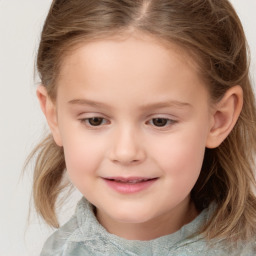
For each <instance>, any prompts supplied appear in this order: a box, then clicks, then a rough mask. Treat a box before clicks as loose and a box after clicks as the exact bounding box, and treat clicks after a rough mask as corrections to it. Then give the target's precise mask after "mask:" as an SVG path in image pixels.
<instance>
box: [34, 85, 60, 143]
mask: <svg viewBox="0 0 256 256" xmlns="http://www.w3.org/2000/svg"><path fill="white" fill-rule="evenodd" d="M36 94H37V98H38V100H39V103H40V107H41V109H42V111H43V113H44V115H45V117H46V120H47V122H48V125H49V127H50V129H51V132H52V135H53V138H54V141H55V142H56V144H57V145H58V146H60V147H61V146H62V141H61V136H60V132H59V127H58V119H57V109H56V104H55V103H54V102H53V101H52V100H51V98H50V97H49V95H48V93H47V90H46V88H45V86H43V85H39V86H38V87H37V91H36Z"/></svg>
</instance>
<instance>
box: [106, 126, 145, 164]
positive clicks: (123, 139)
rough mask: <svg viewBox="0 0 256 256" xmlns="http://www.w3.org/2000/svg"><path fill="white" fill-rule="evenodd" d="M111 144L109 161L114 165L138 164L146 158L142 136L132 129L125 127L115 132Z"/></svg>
mask: <svg viewBox="0 0 256 256" xmlns="http://www.w3.org/2000/svg"><path fill="white" fill-rule="evenodd" d="M111 143H112V145H111V151H110V160H111V161H113V162H115V163H118V164H122V165H130V164H138V163H141V162H143V161H144V160H145V158H146V152H145V150H144V145H143V143H142V136H140V134H139V133H138V132H136V131H135V130H134V129H130V128H127V127H126V128H124V129H120V130H119V131H116V133H115V135H114V139H113V140H112V142H111Z"/></svg>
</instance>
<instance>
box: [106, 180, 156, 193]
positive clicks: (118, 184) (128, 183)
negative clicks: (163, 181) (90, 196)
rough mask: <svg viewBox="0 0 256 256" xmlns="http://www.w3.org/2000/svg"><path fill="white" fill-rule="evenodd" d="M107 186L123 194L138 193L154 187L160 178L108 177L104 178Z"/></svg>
mask: <svg viewBox="0 0 256 256" xmlns="http://www.w3.org/2000/svg"><path fill="white" fill-rule="evenodd" d="M103 180H104V181H105V182H106V184H107V185H108V186H109V187H110V188H112V189H114V190H115V191H117V192H119V193H122V194H129V193H137V192H140V191H143V190H145V189H147V188H149V187H150V186H151V185H153V184H154V183H155V182H156V181H157V180H158V177H154V178H145V177H129V178H124V177H107V178H103Z"/></svg>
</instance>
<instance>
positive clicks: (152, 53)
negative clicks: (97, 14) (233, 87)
mask: <svg viewBox="0 0 256 256" xmlns="http://www.w3.org/2000/svg"><path fill="white" fill-rule="evenodd" d="M134 53H135V55H136V56H137V58H134V57H135V55H134ZM170 54H171V55H172V57H175V58H176V60H177V61H180V62H182V63H183V64H186V65H188V66H190V68H193V70H194V71H195V72H199V65H198V64H199V63H198V62H197V61H196V60H195V59H196V58H195V56H194V54H192V52H189V51H188V50H187V49H185V48H183V47H181V46H179V45H177V44H175V43H172V42H169V41H167V40H164V39H161V38H156V37H155V36H151V35H147V34H145V33H143V32H133V33H129V32H128V33H126V32H124V33H121V34H120V35H118V34H113V35H111V36H108V37H104V36H102V37H99V38H98V39H94V40H86V41H82V42H80V43H78V44H75V46H73V47H71V48H70V49H68V51H66V53H65V54H63V58H62V59H61V61H62V62H61V71H62V72H60V73H62V74H63V73H65V72H66V71H67V70H68V69H70V66H71V65H74V64H75V65H79V64H81V62H79V59H80V60H81V59H82V58H84V59H83V62H84V61H85V57H86V59H87V62H89V63H90V64H91V66H92V64H96V65H97V66H98V67H100V64H101V63H103V64H110V63H111V62H110V61H111V60H113V61H121V60H122V57H123V60H124V59H126V61H128V60H130V61H133V62H134V63H135V61H136V59H140V60H141V61H144V62H145V63H146V61H147V60H151V61H154V60H155V61H160V60H162V64H164V62H163V61H164V60H165V61H166V62H168V57H170ZM174 55H175V56H174ZM117 56H119V57H120V58H116V57H117ZM104 61H105V63H104ZM123 68H124V69H125V66H124V67H123Z"/></svg>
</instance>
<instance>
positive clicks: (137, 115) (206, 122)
mask: <svg viewBox="0 0 256 256" xmlns="http://www.w3.org/2000/svg"><path fill="white" fill-rule="evenodd" d="M37 67H38V71H39V74H40V77H41V85H40V86H39V87H38V89H37V96H38V98H39V102H40V105H41V108H42V111H43V112H44V114H45V116H46V119H47V121H48V124H49V127H50V129H51V135H49V136H48V137H47V138H46V139H45V140H44V141H43V142H42V143H41V144H40V145H39V146H38V147H37V148H36V150H35V151H34V153H36V156H37V161H36V166H35V173H34V194H33V195H34V202H35V206H36V209H37V211H38V212H39V214H40V215H41V216H42V217H43V218H44V219H45V221H46V222H47V223H48V224H49V225H51V226H54V227H58V221H57V217H56V213H55V205H56V201H57V199H58V195H59V194H60V192H61V191H62V189H63V188H64V185H63V184H64V183H63V179H64V176H65V174H67V175H68V178H69V180H70V182H71V183H72V184H73V185H74V186H75V187H76V188H77V189H78V190H79V191H80V192H81V193H82V194H83V196H84V197H83V198H82V199H81V201H80V202H79V203H78V205H77V209H76V212H75V214H74V216H73V217H72V218H71V220H70V221H69V222H68V223H67V224H65V225H64V226H63V227H61V228H60V229H58V230H57V231H56V232H55V233H54V234H53V235H52V236H51V237H50V238H49V239H48V240H47V242H46V243H45V246H44V248H43V250H42V253H41V255H42V256H50V255H52V256H53V255H54V256H57V255H62V256H67V255H75V256H82V255H83V256H84V255H104V256H105V255H158V256H164V255H183V256H186V255H194V256H200V255H207V256H210V255H218V256H221V255H247V256H252V255H255V253H256V249H255V248H256V243H255V229H256V198H255V194H254V191H255V177H254V171H255V167H254V159H255V152H256V136H255V134H256V109H255V98H254V95H253V91H252V87H251V84H250V80H249V75H248V60H247V49H246V39H245V35H244V32H243V29H242V25H241V23H240V21H239V18H238V16H237V14H236V13H235V11H234V9H233V8H232V6H231V4H230V3H229V2H228V0H158V1H154V0H136V1H135V0H74V1H63V0H56V1H53V3H52V6H51V8H50V11H49V14H48V17H47V19H46V22H45V25H44V28H43V32H42V37H41V43H40V47H39V52H38V59H37Z"/></svg>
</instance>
